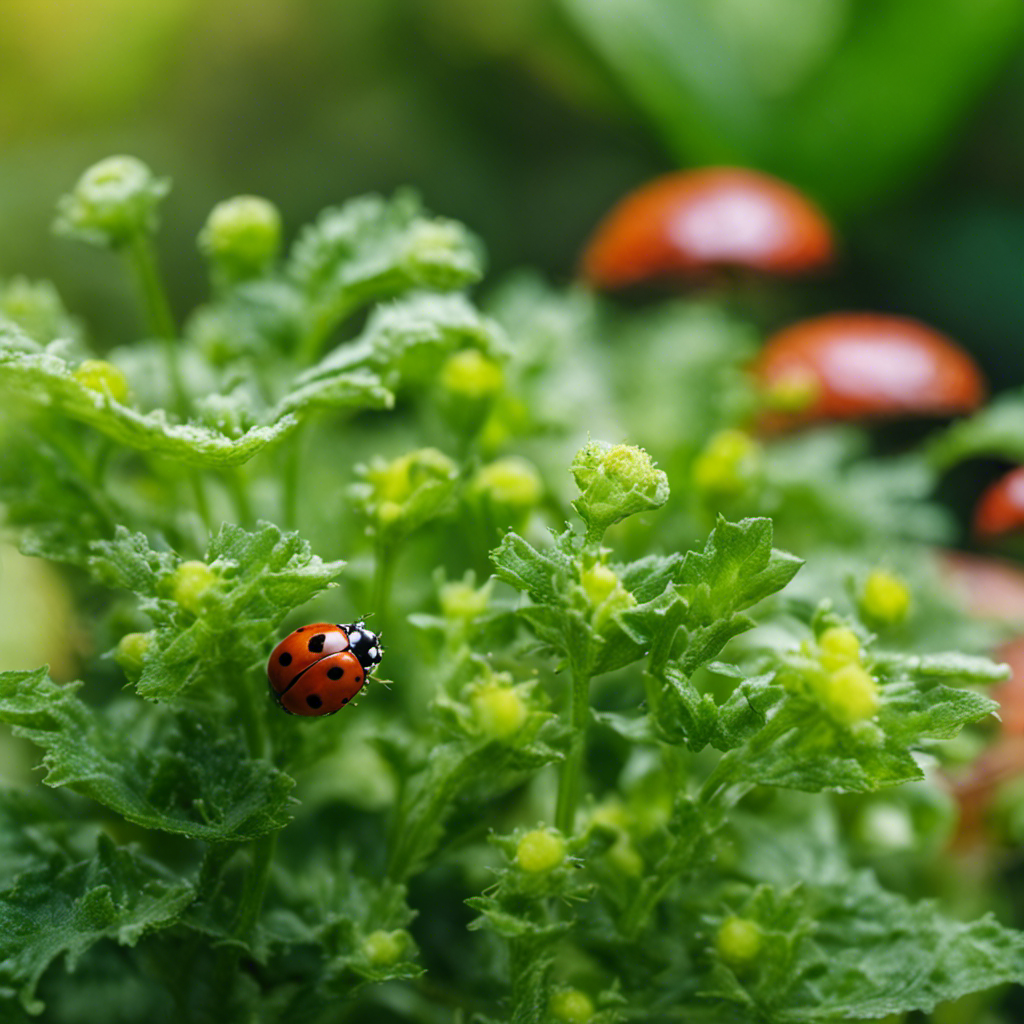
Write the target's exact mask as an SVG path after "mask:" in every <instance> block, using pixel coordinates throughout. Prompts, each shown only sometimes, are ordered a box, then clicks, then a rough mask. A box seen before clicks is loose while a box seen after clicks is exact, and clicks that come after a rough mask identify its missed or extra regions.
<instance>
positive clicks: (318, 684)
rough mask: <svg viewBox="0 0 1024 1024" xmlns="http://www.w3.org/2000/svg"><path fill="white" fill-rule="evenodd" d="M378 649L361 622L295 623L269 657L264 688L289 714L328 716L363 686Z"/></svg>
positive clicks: (375, 639) (377, 659)
mask: <svg viewBox="0 0 1024 1024" xmlns="http://www.w3.org/2000/svg"><path fill="white" fill-rule="evenodd" d="M382 653H383V652H382V651H381V646H380V639H379V638H378V636H377V634H376V633H372V632H370V630H368V629H367V628H366V625H365V623H362V622H353V623H351V624H349V625H347V626H342V625H341V624H340V623H337V622H314V623H312V624H311V625H309V626H299V628H298V629H297V630H295V632H294V633H289V634H288V636H286V637H285V638H284V639H283V640H282V641H281V642H280V643H279V644H278V645H277V646H276V647H275V648H274V650H273V652H272V653H271V655H270V660H269V661H268V662H267V677H268V678H269V679H270V689H271V691H272V692H273V694H274V697H275V698H276V700H277V703H278V704H280V705H281V707H282V708H283V709H284V710H285V711H287V712H289V714H292V715H310V716H318V715H333V714H334V713H335V712H336V711H340V710H341V709H342V708H343V707H344V706H345V705H346V704H347V703H348V702H349V701H350V700H351V699H352V698H353V697H354V696H355V695H356V694H357V693H358V692H359V691H360V690H361V689H362V688H363V684H364V683H365V682H366V677H367V676H368V675H369V674H370V673H371V672H372V671H373V670H374V669H375V668H376V667H377V665H378V663H379V662H380V659H381V654H382Z"/></svg>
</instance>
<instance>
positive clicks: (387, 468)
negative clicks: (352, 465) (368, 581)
mask: <svg viewBox="0 0 1024 1024" xmlns="http://www.w3.org/2000/svg"><path fill="white" fill-rule="evenodd" d="M359 472H360V473H361V474H362V476H363V480H364V482H363V483H361V484H357V485H356V486H355V487H353V489H352V490H353V494H354V496H355V497H356V499H357V500H358V501H359V503H360V504H361V506H362V508H363V511H364V513H365V514H366V515H367V516H368V517H369V519H370V521H371V523H372V524H373V526H374V527H375V528H376V531H377V532H378V533H379V534H380V535H387V536H389V537H390V539H392V540H394V539H396V538H398V537H402V536H405V535H407V534H409V533H411V532H412V531H413V530H415V529H416V528H417V527H419V526H421V525H422V524H423V523H425V522H427V521H428V520H430V519H432V518H434V517H435V516H436V515H438V513H439V512H440V511H441V508H442V506H443V505H444V503H445V501H447V499H448V498H449V497H450V496H451V494H452V492H453V491H454V489H455V484H456V481H457V479H458V467H457V466H456V465H455V463H454V462H452V460H451V459H449V458H448V456H447V455H445V454H444V453H443V452H440V451H438V450H437V449H436V448H421V449H419V450H418V451H415V452H410V453H409V454H408V455H402V456H400V457H399V458H397V459H392V460H391V461H390V462H388V461H385V460H384V459H376V460H375V461H374V462H373V463H371V465H369V466H362V467H360V469H359Z"/></svg>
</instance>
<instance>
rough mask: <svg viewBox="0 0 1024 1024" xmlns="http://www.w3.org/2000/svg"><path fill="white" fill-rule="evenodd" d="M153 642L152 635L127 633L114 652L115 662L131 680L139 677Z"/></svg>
mask: <svg viewBox="0 0 1024 1024" xmlns="http://www.w3.org/2000/svg"><path fill="white" fill-rule="evenodd" d="M152 642H153V634H152V633H125V635H124V636H123V637H121V640H120V642H119V643H118V645H117V647H116V648H115V650H114V660H115V661H116V662H117V663H118V665H120V666H121V668H123V669H124V672H125V675H127V676H128V677H129V678H131V679H135V678H137V677H138V675H139V673H140V672H141V671H142V663H143V662H144V661H145V660H146V652H147V651H148V650H149V645H150V644H151V643H152Z"/></svg>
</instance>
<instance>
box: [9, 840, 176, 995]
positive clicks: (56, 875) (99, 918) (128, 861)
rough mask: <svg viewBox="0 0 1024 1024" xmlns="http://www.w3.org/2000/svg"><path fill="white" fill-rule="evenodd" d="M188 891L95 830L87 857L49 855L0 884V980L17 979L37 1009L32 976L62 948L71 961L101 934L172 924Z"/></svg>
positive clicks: (126, 937) (134, 937)
mask: <svg viewBox="0 0 1024 1024" xmlns="http://www.w3.org/2000/svg"><path fill="white" fill-rule="evenodd" d="M193 898H194V891H193V888H192V886H191V885H190V884H189V883H188V882H185V881H182V880H180V879H177V878H175V877H174V876H172V875H171V874H170V873H169V872H167V871H166V870H165V869H164V868H162V867H161V866H160V865H158V864H157V863H156V862H155V861H152V860H149V859H148V858H146V857H144V856H142V855H141V854H138V853H134V852H132V851H131V850H130V849H127V848H120V849H119V848H117V847H115V846H114V844H113V843H112V842H111V841H110V839H109V838H107V837H106V836H105V835H101V836H100V838H99V842H98V846H97V851H96V854H95V856H93V857H92V858H91V859H90V860H87V861H82V862H79V863H74V864H65V863H61V862H60V861H52V862H51V863H50V864H47V865H45V866H39V867H36V868H34V869H32V870H29V871H26V872H24V873H22V874H21V875H20V876H19V877H18V879H17V881H16V882H15V883H14V885H13V886H10V887H9V888H6V889H4V890H2V891H0V984H2V983H4V982H6V983H8V984H16V985H18V986H20V988H19V993H18V994H19V996H20V998H21V1001H22V1004H23V1005H24V1006H25V1008H26V1009H28V1010H30V1012H34V1013H38V1012H40V1011H41V1010H42V1005H41V1004H40V1003H38V1002H36V1001H34V994H35V987H36V984H37V983H38V981H39V979H40V977H41V976H42V974H43V972H44V971H45V970H46V968H47V967H48V966H49V965H50V964H51V963H52V962H53V961H54V960H55V959H56V958H57V957H58V956H60V955H61V954H62V953H63V954H65V955H66V958H67V965H68V968H69V969H72V968H73V967H74V965H75V961H76V960H77V959H78V957H79V956H81V954H82V953H83V952H84V951H85V950H86V949H88V948H89V947H90V946H91V945H93V943H95V942H98V941H99V940H100V939H105V938H106V939H113V940H115V941H116V942H118V943H120V944H121V945H129V946H133V945H135V943H136V942H138V940H139V939H140V938H141V937H142V936H143V935H144V934H146V933H147V932H149V931H152V930H153V929H157V928H166V927H168V926H169V925H171V924H174V923H175V921H177V919H178V917H179V916H180V914H181V913H182V911H183V910H184V909H185V908H186V907H187V906H188V904H189V903H191V902H192V899H193Z"/></svg>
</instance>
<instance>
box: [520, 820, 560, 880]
mask: <svg viewBox="0 0 1024 1024" xmlns="http://www.w3.org/2000/svg"><path fill="white" fill-rule="evenodd" d="M564 860H565V840H564V839H563V838H562V837H561V836H560V835H558V834H557V833H556V832H549V831H548V830H547V829H536V830H534V831H533V832H527V833H526V835H524V836H523V838H522V839H520V840H519V843H518V845H517V846H516V863H517V864H518V865H519V866H520V867H521V868H522V869H523V871H526V872H527V873H529V874H536V875H540V874H544V873H545V872H547V871H553V870H554V869H555V868H557V867H558V866H559V865H560V864H561V863H562V862H563V861H564Z"/></svg>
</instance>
